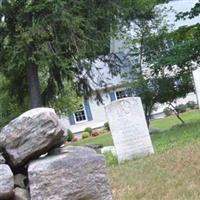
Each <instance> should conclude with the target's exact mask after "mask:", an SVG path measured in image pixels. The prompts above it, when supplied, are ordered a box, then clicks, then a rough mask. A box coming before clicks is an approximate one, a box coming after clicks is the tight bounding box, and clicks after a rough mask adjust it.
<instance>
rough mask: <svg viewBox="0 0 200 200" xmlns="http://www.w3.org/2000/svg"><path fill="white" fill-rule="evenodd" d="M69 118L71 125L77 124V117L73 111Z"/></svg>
mask: <svg viewBox="0 0 200 200" xmlns="http://www.w3.org/2000/svg"><path fill="white" fill-rule="evenodd" d="M68 119H69V123H70V125H74V124H75V119H74V115H73V113H71V114H69V115H68Z"/></svg>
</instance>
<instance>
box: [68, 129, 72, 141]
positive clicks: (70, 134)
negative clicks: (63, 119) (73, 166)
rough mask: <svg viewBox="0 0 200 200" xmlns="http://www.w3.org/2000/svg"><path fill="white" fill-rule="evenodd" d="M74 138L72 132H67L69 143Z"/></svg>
mask: <svg viewBox="0 0 200 200" xmlns="http://www.w3.org/2000/svg"><path fill="white" fill-rule="evenodd" d="M73 138H74V133H73V132H72V131H71V130H69V129H68V130H67V141H68V142H70V141H72V140H73Z"/></svg>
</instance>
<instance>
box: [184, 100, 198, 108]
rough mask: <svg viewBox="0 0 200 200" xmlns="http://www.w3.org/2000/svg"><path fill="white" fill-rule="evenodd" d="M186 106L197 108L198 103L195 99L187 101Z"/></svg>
mask: <svg viewBox="0 0 200 200" xmlns="http://www.w3.org/2000/svg"><path fill="white" fill-rule="evenodd" d="M186 106H187V108H189V109H195V107H196V103H195V102H194V101H188V102H187V103H186Z"/></svg>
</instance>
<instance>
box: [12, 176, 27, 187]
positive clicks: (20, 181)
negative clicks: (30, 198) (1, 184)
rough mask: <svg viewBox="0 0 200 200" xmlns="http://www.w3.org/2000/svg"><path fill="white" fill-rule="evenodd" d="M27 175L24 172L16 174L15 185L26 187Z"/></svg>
mask: <svg viewBox="0 0 200 200" xmlns="http://www.w3.org/2000/svg"><path fill="white" fill-rule="evenodd" d="M25 181H26V176H24V175H23V174H16V175H15V176H14V182H15V187H20V188H25V187H26V185H25Z"/></svg>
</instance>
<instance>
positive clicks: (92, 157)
mask: <svg viewBox="0 0 200 200" xmlns="http://www.w3.org/2000/svg"><path fill="white" fill-rule="evenodd" d="M28 177H29V188H30V196H31V199H34V200H52V199H55V200H62V199H63V200H64V199H69V200H81V199H82V200H112V195H111V190H110V187H109V184H108V179H107V176H106V169H105V161H104V157H103V156H102V155H99V154H97V153H96V152H95V150H93V149H91V148H87V147H63V148H57V149H55V150H53V151H51V152H50V154H49V155H48V156H46V157H44V158H40V159H38V160H35V161H33V162H31V163H30V164H29V167H28Z"/></svg>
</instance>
